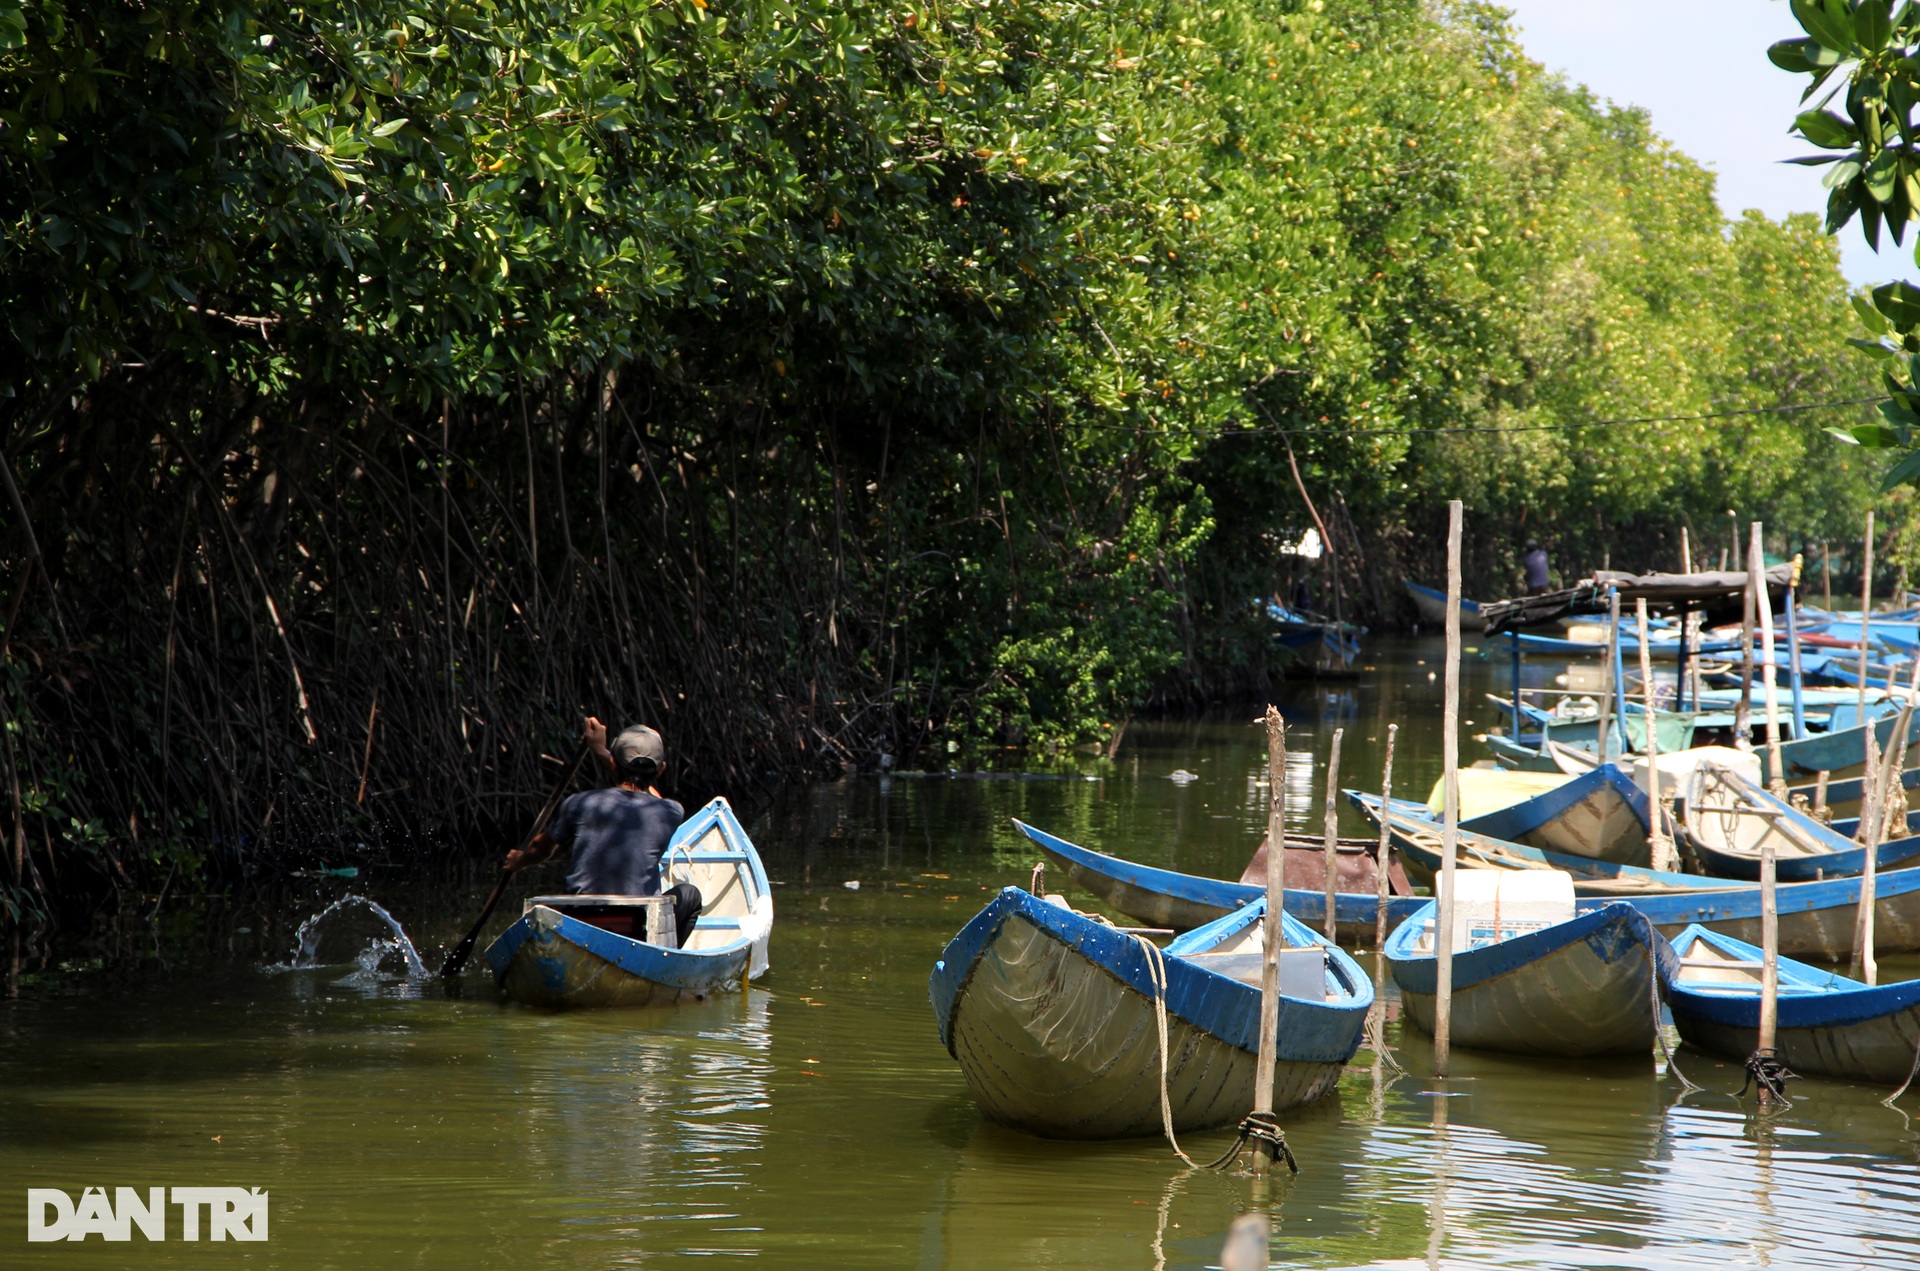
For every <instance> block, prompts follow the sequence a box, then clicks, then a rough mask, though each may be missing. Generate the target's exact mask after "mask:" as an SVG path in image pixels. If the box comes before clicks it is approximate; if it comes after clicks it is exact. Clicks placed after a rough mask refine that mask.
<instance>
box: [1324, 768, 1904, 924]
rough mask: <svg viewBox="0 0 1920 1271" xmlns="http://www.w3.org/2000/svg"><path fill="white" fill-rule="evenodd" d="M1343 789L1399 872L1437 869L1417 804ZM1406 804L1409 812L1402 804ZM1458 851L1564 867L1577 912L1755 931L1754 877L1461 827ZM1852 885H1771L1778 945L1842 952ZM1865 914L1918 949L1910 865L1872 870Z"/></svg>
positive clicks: (1470, 856) (1486, 862) (1435, 843)
mask: <svg viewBox="0 0 1920 1271" xmlns="http://www.w3.org/2000/svg"><path fill="white" fill-rule="evenodd" d="M1348 797H1349V799H1351V800H1352V801H1353V802H1354V804H1355V805H1356V806H1358V807H1359V808H1360V809H1361V810H1362V811H1363V812H1365V813H1366V814H1367V815H1368V816H1369V817H1377V816H1381V815H1385V816H1386V817H1387V820H1388V822H1389V825H1390V832H1391V834H1392V835H1393V843H1394V847H1395V848H1396V849H1397V850H1398V851H1399V853H1400V859H1401V862H1402V863H1403V864H1404V865H1405V866H1406V869H1407V875H1408V877H1409V878H1412V879H1413V880H1414V881H1416V882H1419V883H1428V882H1430V881H1431V880H1432V878H1433V875H1434V873H1435V871H1437V870H1438V869H1439V868H1440V860H1441V855H1440V853H1441V831H1440V826H1439V825H1438V824H1436V823H1435V822H1434V821H1433V820H1431V819H1430V818H1429V816H1428V814H1427V810H1426V808H1425V806H1424V805H1422V804H1417V803H1416V804H1412V805H1406V804H1402V803H1401V802H1400V801H1399V800H1394V801H1393V806H1392V807H1390V808H1387V809H1385V810H1384V812H1383V811H1382V809H1381V808H1380V800H1379V799H1378V798H1377V797H1376V796H1373V795H1358V794H1354V793H1351V792H1350V793H1349V795H1348ZM1407 807H1411V808H1412V809H1414V810H1415V811H1416V812H1417V813H1418V815H1413V814H1411V813H1409V812H1407V811H1405V810H1403V809H1405V808H1407ZM1459 850H1460V855H1459V857H1458V858H1457V859H1458V861H1459V863H1460V864H1461V865H1463V866H1466V867H1469V868H1484V869H1508V870H1523V869H1524V870H1546V869H1558V870H1564V871H1566V872H1567V873H1569V874H1571V875H1572V876H1573V886H1574V891H1575V893H1576V895H1577V897H1578V899H1577V901H1576V905H1577V907H1578V909H1579V910H1580V911H1581V912H1585V911H1586V910H1588V909H1591V908H1595V907H1597V906H1599V905H1602V904H1604V903H1606V901H1608V900H1625V901H1628V902H1629V903H1631V904H1632V905H1633V907H1634V908H1636V909H1638V910H1639V911H1640V912H1641V913H1643V914H1645V915H1646V916H1647V918H1648V919H1649V920H1650V921H1651V922H1652V923H1653V925H1654V927H1655V928H1656V929H1658V930H1659V931H1660V933H1661V934H1662V935H1668V936H1671V935H1673V934H1675V933H1677V932H1679V931H1680V930H1682V929H1683V928H1685V927H1686V926H1687V925H1688V924H1689V923H1695V922H1697V923H1700V924H1701V925H1703V926H1706V927H1709V928H1711V929H1713V930H1715V931H1718V932H1721V933H1723V934H1725V935H1730V936H1733V937H1735V938H1736V939H1741V940H1758V939H1759V938H1760V888H1759V886H1758V885H1757V884H1754V883H1746V882H1736V881H1733V880H1730V879H1724V878H1701V877H1699V876H1697V875H1693V874H1674V873H1668V872H1666V871H1663V870H1652V869H1636V868H1634V867H1633V866H1631V865H1611V864H1608V863H1607V862H1605V861H1590V860H1583V859H1582V858H1580V857H1577V856H1561V855H1560V854H1558V853H1557V852H1542V851H1540V850H1539V849H1538V848H1532V847H1524V846H1522V845H1521V844H1518V843H1505V842H1502V841H1500V840H1498V839H1490V838H1487V837H1486V836H1484V835H1477V834H1467V833H1464V832H1462V833H1461V834H1460V836H1459ZM1860 886H1861V880H1860V879H1859V877H1857V876H1856V877H1853V878H1829V879H1826V880H1824V881H1817V882H1809V883H1782V884H1781V885H1780V886H1779V887H1778V888H1776V889H1775V897H1776V900H1777V903H1778V906H1779V916H1780V951H1781V952H1782V953H1786V954H1790V955H1793V956H1796V957H1814V958H1821V959H1824V960H1826V961H1831V962H1838V961H1841V960H1842V959H1845V958H1848V957H1850V956H1852V954H1853V947H1854V938H1855V937H1854V918H1855V914H1856V911H1857V910H1858V908H1859V904H1860ZM1873 912H1874V931H1875V945H1876V947H1877V948H1878V949H1879V950H1880V951H1881V952H1907V951H1910V950H1915V949H1920V868H1909V869H1896V870H1893V871H1891V872H1889V873H1886V874H1881V875H1880V876H1879V877H1878V880H1877V882H1876V884H1875V890H1874V910H1873Z"/></svg>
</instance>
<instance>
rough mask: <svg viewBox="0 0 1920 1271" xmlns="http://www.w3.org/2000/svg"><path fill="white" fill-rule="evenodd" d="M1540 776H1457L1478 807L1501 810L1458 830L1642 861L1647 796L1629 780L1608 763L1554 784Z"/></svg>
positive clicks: (1556, 849) (1570, 851)
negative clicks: (1472, 791)
mask: <svg viewBox="0 0 1920 1271" xmlns="http://www.w3.org/2000/svg"><path fill="white" fill-rule="evenodd" d="M1544 775H1545V774H1539V775H1535V774H1528V775H1527V776H1525V777H1523V776H1520V775H1518V774H1514V773H1504V772H1499V771H1492V772H1488V771H1469V772H1462V773H1461V774H1460V777H1461V780H1462V784H1463V787H1464V785H1465V784H1466V783H1467V781H1468V780H1469V779H1470V778H1472V779H1474V784H1475V785H1476V786H1478V787H1480V789H1477V790H1476V791H1475V794H1476V796H1477V798H1478V801H1479V802H1480V804H1481V805H1482V806H1485V805H1487V804H1495V805H1500V806H1493V807H1491V808H1490V810H1488V811H1485V812H1480V813H1478V814H1477V815H1468V816H1466V818H1465V819H1463V820H1462V821H1461V822H1460V825H1461V828H1463V829H1466V830H1468V831H1471V832H1473V833H1476V834H1487V835H1491V836H1492V837H1494V838H1499V839H1506V840H1508V841H1510V842H1514V843H1524V844H1526V845H1527V846H1529V847H1537V848H1541V849H1542V850H1544V851H1550V852H1562V853H1565V854H1566V855H1569V856H1585V857H1589V858H1591V859H1593V860H1601V861H1614V862H1617V863H1619V864H1622V865H1644V864H1646V863H1647V817H1648V810H1647V795H1646V792H1645V791H1644V790H1642V789H1640V787H1639V786H1637V785H1635V784H1634V783H1633V778H1632V777H1631V776H1629V775H1628V774H1627V773H1625V772H1623V771H1621V769H1620V768H1619V767H1618V766H1617V765H1615V764H1611V763H1605V764H1600V765H1598V766H1597V767H1594V768H1591V769H1589V770H1587V771H1586V772H1583V773H1581V774H1579V775H1578V776H1571V777H1569V776H1564V775H1560V776H1559V777H1558V779H1557V780H1556V779H1555V778H1553V777H1548V778H1547V780H1545V781H1542V780H1541V776H1544ZM1541 786H1545V787H1548V788H1544V789H1542V788H1539V787H1541ZM1503 791H1504V793H1503ZM1465 797H1466V794H1465V791H1464V789H1463V793H1462V798H1463V799H1464V798H1465ZM1428 806H1429V807H1431V806H1432V802H1431V801H1429V803H1428ZM1463 811H1465V809H1464V808H1463Z"/></svg>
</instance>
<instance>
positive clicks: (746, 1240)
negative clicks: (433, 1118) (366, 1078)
mask: <svg viewBox="0 0 1920 1271" xmlns="http://www.w3.org/2000/svg"><path fill="white" fill-rule="evenodd" d="M743 999H744V1000H743ZM772 1000H773V999H772V995H771V994H769V993H768V992H766V991H765V990H762V989H751V988H750V989H748V990H747V991H746V993H744V994H733V995H727V996H724V997H720V998H716V999H713V1000H711V1001H708V1002H705V1003H696V1004H694V1005H691V1006H677V1007H649V1008H639V1009H631V1010H612V1011H574V1012H567V1013H565V1014H551V1013H547V1012H535V1011H526V1010H513V1009H511V1008H509V1013H510V1014H511V1015H513V1016H515V1017H517V1018H515V1020H514V1021H513V1022H514V1024H515V1025H517V1026H520V1027H519V1029H518V1030H517V1031H523V1032H524V1033H525V1034H526V1035H525V1037H524V1038H522V1039H521V1041H522V1043H523V1044H526V1045H537V1046H538V1048H539V1051H540V1054H539V1058H538V1060H537V1062H536V1063H534V1064H532V1065H529V1066H528V1067H527V1069H526V1070H525V1071H524V1072H523V1073H520V1074H517V1075H508V1074H503V1079H505V1080H506V1081H508V1082H509V1084H508V1085H507V1086H504V1087H503V1088H507V1089H516V1088H519V1087H521V1086H523V1085H531V1086H533V1088H534V1089H533V1091H532V1093H533V1094H534V1096H535V1097H532V1098H528V1099H526V1100H525V1101H524V1103H523V1105H522V1110H521V1113H520V1115H519V1117H518V1118H517V1119H518V1122H519V1131H520V1133H519V1145H518V1151H519V1154H520V1156H521V1158H522V1159H523V1160H524V1162H525V1165H524V1172H525V1175H526V1176H527V1177H528V1178H534V1179H538V1180H540V1187H541V1189H542V1190H545V1191H551V1192H554V1193H557V1194H560V1195H564V1196H567V1197H569V1198H570V1203H569V1204H568V1206H567V1211H568V1212H567V1214H566V1217H565V1221H564V1226H565V1227H566V1228H567V1229H568V1232H567V1234H568V1235H569V1236H570V1237H572V1238H580V1237H587V1238H589V1239H591V1238H592V1237H593V1236H594V1235H595V1234H596V1233H597V1234H598V1235H599V1236H600V1237H601V1238H603V1239H605V1240H607V1241H608V1242H610V1243H609V1244H608V1246H607V1253H608V1256H609V1257H610V1258H617V1260H618V1262H619V1264H620V1265H651V1263H650V1261H648V1260H649V1259H650V1258H652V1257H669V1256H676V1255H678V1256H684V1255H686V1254H688V1253H690V1252H695V1251H698V1252H702V1253H709V1254H721V1255H728V1256H734V1257H752V1256H757V1255H762V1254H764V1253H765V1252H766V1250H765V1248H764V1247H763V1244H762V1241H761V1239H760V1232H761V1225H760V1224H759V1223H756V1222H755V1221H754V1220H753V1219H752V1218H750V1217H748V1216H747V1215H748V1214H749V1213H750V1212H751V1211H752V1210H753V1209H754V1208H755V1200H754V1197H755V1192H756V1190H757V1189H756V1186H755V1183H756V1181H757V1176H758V1175H760V1174H761V1173H762V1171H763V1169H764V1161H765V1158H766V1152H767V1148H768V1146H769V1137H770V1135H769V1129H768V1109H769V1108H770V1106H771V1104H772V1088H771V1082H772V1075H773V1070H774V1060H773V1056H772V1047H773V1038H772V1030H771V1027H770V1007H771V1004H772ZM536 1035H537V1039H536Z"/></svg>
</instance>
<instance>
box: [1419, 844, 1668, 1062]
mask: <svg viewBox="0 0 1920 1271" xmlns="http://www.w3.org/2000/svg"><path fill="white" fill-rule="evenodd" d="M1523 877H1524V878H1526V879H1528V880H1529V881H1531V880H1532V879H1533V878H1534V877H1535V876H1533V875H1519V874H1501V875H1494V874H1492V872H1491V871H1485V870H1467V871H1463V872H1461V873H1459V874H1456V875H1455V876H1454V882H1455V884H1456V887H1457V888H1458V894H1456V895H1455V897H1454V905H1455V909H1456V915H1457V917H1456V922H1455V926H1456V928H1459V929H1462V930H1463V932H1464V933H1466V934H1467V935H1468V938H1467V939H1464V940H1461V941H1459V942H1458V943H1456V945H1455V947H1454V953H1453V1017H1452V1024H1451V1027H1452V1040H1453V1043H1454V1044H1455V1045H1457V1046H1464V1047H1467V1048H1469V1049H1472V1050H1492V1051H1500V1052H1502V1053H1505V1054H1513V1055H1558V1056H1570V1057H1571V1056H1586V1055H1615V1054H1632V1053H1640V1054H1645V1053H1647V1052H1648V1051H1650V1050H1651V1049H1652V1047H1653V1040H1654V1038H1653V1026H1654V1015H1655V1012H1656V1010H1657V1009H1658V1007H1657V1004H1656V998H1655V995H1654V982H1655V975H1656V973H1657V969H1658V968H1659V966H1660V964H1661V960H1662V959H1666V960H1668V961H1671V959H1672V951H1671V949H1669V947H1668V945H1667V942H1666V941H1665V940H1663V939H1661V938H1660V936H1659V935H1658V934H1657V933H1656V932H1655V931H1654V929H1653V926H1652V924H1651V923H1649V922H1648V920H1647V918H1646V916H1645V915H1643V914H1642V913H1640V911H1639V910H1637V909H1635V908H1634V907H1633V906H1632V905H1629V904H1626V903H1624V902H1621V901H1610V902H1607V903H1605V904H1602V905H1599V906H1598V907H1595V908H1591V909H1588V910H1587V911H1586V912H1584V913H1576V912H1575V902H1574V896H1573V888H1572V887H1571V886H1570V885H1568V883H1567V880H1566V876H1565V875H1552V876H1545V875H1543V876H1539V877H1540V879H1541V881H1542V882H1544V883H1547V885H1548V890H1550V891H1561V890H1563V891H1564V894H1563V895H1553V896H1547V897H1544V898H1536V899H1533V901H1532V903H1531V904H1529V903H1528V901H1526V900H1519V899H1516V898H1513V897H1506V896H1502V897H1498V898H1495V897H1493V896H1492V893H1493V891H1494V888H1495V887H1497V886H1498V885H1499V884H1501V883H1511V882H1514V881H1517V880H1519V879H1521V878H1523ZM1488 883H1491V884H1493V886H1488V885H1487V884H1488ZM1476 891H1485V892H1488V893H1489V898H1488V899H1487V901H1486V903H1484V904H1479V905H1478V906H1477V907H1476V903H1475V896H1474V893H1475V892H1476ZM1536 913H1537V914H1538V915H1539V916H1538V917H1536V916H1535V914H1536ZM1434 915H1435V905H1434V902H1432V901H1428V902H1427V903H1426V904H1425V905H1424V906H1422V907H1421V909H1420V911H1419V912H1418V913H1416V914H1414V916H1413V917H1411V918H1409V919H1407V921H1406V922H1404V923H1402V924H1401V925H1400V926H1399V927H1398V928H1397V929H1395V931H1394V933H1393V934H1392V935H1391V936H1389V937H1387V943H1386V948H1385V953H1386V957H1387V963H1388V965H1389V966H1391V967H1392V969H1393V980H1394V983H1395V984H1397V985H1399V986H1400V1002H1401V1005H1402V1007H1403V1008H1404V1009H1405V1010H1406V1012H1407V1016H1408V1017H1409V1018H1410V1019H1412V1020H1413V1022H1414V1023H1416V1024H1418V1025H1419V1026H1420V1027H1421V1028H1423V1029H1425V1030H1426V1031H1428V1032H1429V1033H1431V1032H1432V1031H1433V1014H1434V992H1435V976H1436V974H1437V970H1436V968H1437V965H1438V963H1437V961H1436V959H1435V957H1434Z"/></svg>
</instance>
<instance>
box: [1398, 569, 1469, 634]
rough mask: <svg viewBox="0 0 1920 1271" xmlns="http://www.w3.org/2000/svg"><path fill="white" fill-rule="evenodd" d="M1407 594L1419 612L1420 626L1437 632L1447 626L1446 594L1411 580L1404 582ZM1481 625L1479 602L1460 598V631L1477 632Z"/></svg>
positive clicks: (1463, 597)
mask: <svg viewBox="0 0 1920 1271" xmlns="http://www.w3.org/2000/svg"><path fill="white" fill-rule="evenodd" d="M1405 586H1406V589H1407V594H1408V595H1409V596H1411V597H1413V607H1414V608H1415V609H1416V610H1418V611H1419V614H1420V625H1422V626H1426V627H1433V628H1434V629H1436V630H1438V629H1441V628H1443V627H1445V626H1446V624H1447V593H1446V592H1444V591H1435V590H1434V589H1433V588H1431V587H1422V586H1421V585H1420V584H1419V583H1417V582H1414V581H1413V580H1412V579H1410V578H1409V579H1407V580H1405ZM1484 625H1485V624H1483V623H1482V622H1481V620H1480V602H1479V601H1477V600H1468V599H1467V598H1466V597H1465V596H1462V597H1461V598H1460V629H1461V630H1462V631H1479V630H1481V629H1482V627H1483V626H1484Z"/></svg>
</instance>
